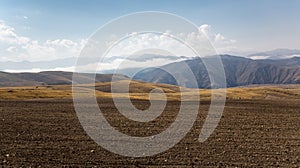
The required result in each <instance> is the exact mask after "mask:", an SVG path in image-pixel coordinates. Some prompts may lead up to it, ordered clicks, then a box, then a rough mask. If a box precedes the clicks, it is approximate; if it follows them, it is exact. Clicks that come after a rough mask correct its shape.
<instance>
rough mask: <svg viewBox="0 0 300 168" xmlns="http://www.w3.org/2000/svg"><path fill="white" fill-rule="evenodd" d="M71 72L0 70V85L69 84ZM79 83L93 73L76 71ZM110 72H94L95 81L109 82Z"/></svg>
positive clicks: (119, 78) (125, 77)
mask: <svg viewBox="0 0 300 168" xmlns="http://www.w3.org/2000/svg"><path fill="white" fill-rule="evenodd" d="M72 77H73V72H62V71H45V72H40V73H7V72H0V86H39V85H70V84H72ZM76 77H77V79H78V80H80V81H83V82H81V83H84V81H86V83H88V81H91V80H92V79H93V77H94V75H93V74H88V73H77V74H76ZM125 79H129V78H128V77H127V76H124V75H117V74H115V75H114V80H115V81H118V80H125ZM111 80H112V74H96V77H95V82H110V81H111Z"/></svg>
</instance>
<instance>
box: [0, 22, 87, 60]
mask: <svg viewBox="0 0 300 168" xmlns="http://www.w3.org/2000/svg"><path fill="white" fill-rule="evenodd" d="M85 42H86V40H79V41H77V42H75V41H72V40H69V39H55V40H47V41H45V42H40V41H37V40H33V39H30V38H29V37H25V36H20V35H18V34H17V33H16V32H15V29H14V28H13V27H10V26H8V25H6V24H5V23H4V22H3V21H1V20H0V61H23V60H27V61H41V60H54V59H59V58H66V57H74V56H78V55H79V52H80V51H81V48H82V47H83V46H84V44H85Z"/></svg>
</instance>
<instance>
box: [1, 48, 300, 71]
mask: <svg viewBox="0 0 300 168" xmlns="http://www.w3.org/2000/svg"><path fill="white" fill-rule="evenodd" d="M245 57H246V58H251V59H287V58H292V57H300V50H292V49H275V50H271V51H266V52H258V53H252V54H250V55H246V56H245ZM124 59H126V60H127V61H128V62H130V65H131V66H132V67H131V68H139V69H143V68H145V67H146V66H147V65H151V66H161V65H163V64H167V63H171V62H175V61H182V60H187V59H190V57H186V56H180V57H177V56H171V55H158V54H140V55H137V56H130V57H127V58H126V57H124V56H112V57H107V58H106V59H105V60H102V61H103V62H104V63H105V64H107V66H106V67H102V69H101V70H100V71H99V73H112V72H114V70H115V69H114V68H113V67H116V64H118V63H120V62H122V61H123V60H124ZM156 60H157V61H156ZM76 61H77V57H68V58H62V59H56V60H51V61H21V62H14V61H2V62H1V61H0V71H6V72H40V71H73V69H74V66H75V64H76ZM98 61H99V58H92V57H91V58H87V59H85V61H84V62H81V63H80V65H82V66H85V65H87V66H88V65H89V64H91V63H95V62H98ZM137 66H139V67H137ZM131 68H128V67H127V69H128V70H127V71H128V72H125V73H126V75H129V76H130V75H131V72H132V70H130V69H131Z"/></svg>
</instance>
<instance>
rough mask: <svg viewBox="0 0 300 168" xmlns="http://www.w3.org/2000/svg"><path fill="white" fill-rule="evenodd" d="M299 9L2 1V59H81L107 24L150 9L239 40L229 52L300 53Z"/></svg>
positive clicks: (223, 1) (155, 0)
mask: <svg viewBox="0 0 300 168" xmlns="http://www.w3.org/2000/svg"><path fill="white" fill-rule="evenodd" d="M299 9H300V1H299V0H288V1H284V0H243V1H239V0H207V1H204V0H194V1H193V0H190V1H183V0H181V1H177V0H164V1H159V0H151V1H140V0H120V1H116V0H111V1H109V0H107V1H100V0H95V1H92V0H89V1H85V0H45V1H43V0H24V1H20V0H0V49H1V50H2V51H1V52H0V61H7V60H12V61H21V60H28V59H29V60H35V59H36V60H43V59H44V58H45V59H48V58H49V57H50V55H51V58H53V59H56V58H61V57H70V56H71V55H76V54H78V52H79V51H80V48H81V47H82V45H83V44H84V40H86V39H87V38H88V37H89V36H90V35H91V33H93V32H94V31H95V30H96V29H97V28H99V27H100V26H101V25H103V24H105V23H106V22H108V21H110V20H111V19H114V18H116V17H119V16H122V15H125V14H128V13H132V12H140V11H149V10H150V11H164V12H171V13H174V14H177V15H180V16H183V17H185V18H187V19H189V20H191V21H192V22H194V23H195V24H197V25H198V26H199V27H200V26H203V25H204V27H206V28H207V29H209V31H211V32H214V33H213V34H214V35H218V34H219V35H220V36H221V37H222V38H223V37H224V38H226V39H227V40H231V41H232V42H234V43H232V44H230V45H232V46H228V48H229V49H228V52H229V51H230V50H233V51H232V52H235V51H234V50H236V52H247V51H265V50H271V49H275V48H290V49H300V46H299V44H300V21H299V17H300V10H299ZM29 44H30V45H29ZM226 47H227V46H226ZM44 52H48V53H49V55H47V54H44ZM55 54H56V55H55Z"/></svg>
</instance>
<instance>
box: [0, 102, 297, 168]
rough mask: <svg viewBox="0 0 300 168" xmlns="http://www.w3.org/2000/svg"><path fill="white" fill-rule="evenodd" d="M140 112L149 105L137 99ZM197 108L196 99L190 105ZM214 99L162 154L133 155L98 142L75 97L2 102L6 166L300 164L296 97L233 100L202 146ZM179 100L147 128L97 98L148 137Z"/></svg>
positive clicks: (118, 122) (117, 119)
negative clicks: (79, 113) (81, 117)
mask: <svg viewBox="0 0 300 168" xmlns="http://www.w3.org/2000/svg"><path fill="white" fill-rule="evenodd" d="M133 103H134V104H135V105H136V106H137V107H138V108H140V109H145V108H147V107H148V106H149V102H148V101H145V100H133ZM191 103H192V102H191ZM209 104H210V102H209V101H202V102H201V108H200V110H199V114H198V119H197V121H196V122H195V124H194V127H193V128H192V130H191V131H190V132H189V133H188V134H187V135H186V137H185V138H184V139H183V140H182V141H180V142H179V143H178V144H177V145H175V146H174V147H173V148H171V149H170V150H168V151H166V152H163V153H161V154H158V155H155V156H152V157H145V158H130V157H123V156H120V155H117V154H113V153H111V152H109V151H107V150H105V149H104V148H102V147H101V146H99V145H97V144H96V143H95V142H93V140H92V139H91V138H90V137H89V136H88V135H87V134H86V133H85V131H84V130H83V128H82V127H81V125H80V123H79V121H78V119H77V117H76V113H75V111H74V108H73V104H72V100H70V99H53V100H3V101H1V102H0V120H1V121H0V122H1V124H0V128H1V134H0V135H1V137H0V138H1V147H0V161H1V166H2V167H29V166H32V167H38V166H41V167H62V166H78V167H93V166H95V167H299V166H300V131H299V130H300V122H299V121H300V110H299V109H300V104H299V99H295V100H293V99H289V100H285V101H283V100H281V99H274V100H273V99H272V100H269V99H264V100H243V99H232V100H228V101H227V103H226V107H225V111H224V113H223V117H222V119H221V121H220V123H219V125H218V127H217V129H216V130H215V132H214V133H213V134H212V135H211V137H210V138H209V139H208V140H207V141H205V142H204V143H200V142H198V136H199V133H200V130H201V126H202V124H203V120H204V119H205V116H206V114H207V109H208V107H209ZM179 105H180V102H177V101H170V102H168V104H167V108H166V110H165V111H164V112H163V114H162V115H161V116H160V117H158V118H157V119H156V120H154V121H152V122H149V123H146V124H142V123H139V122H132V121H129V120H127V119H126V118H125V117H124V116H122V115H120V114H119V113H117V110H116V108H115V107H114V105H113V102H112V101H111V100H110V99H99V106H100V108H101V109H103V110H104V111H105V117H106V118H107V120H108V121H109V122H110V124H111V125H112V126H114V127H116V128H117V129H118V130H119V131H121V132H124V133H127V134H129V135H135V136H149V135H154V134H157V133H159V132H160V131H162V130H164V129H167V127H168V126H169V125H170V124H171V123H172V121H173V120H174V118H175V117H176V114H177V112H178V108H179Z"/></svg>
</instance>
